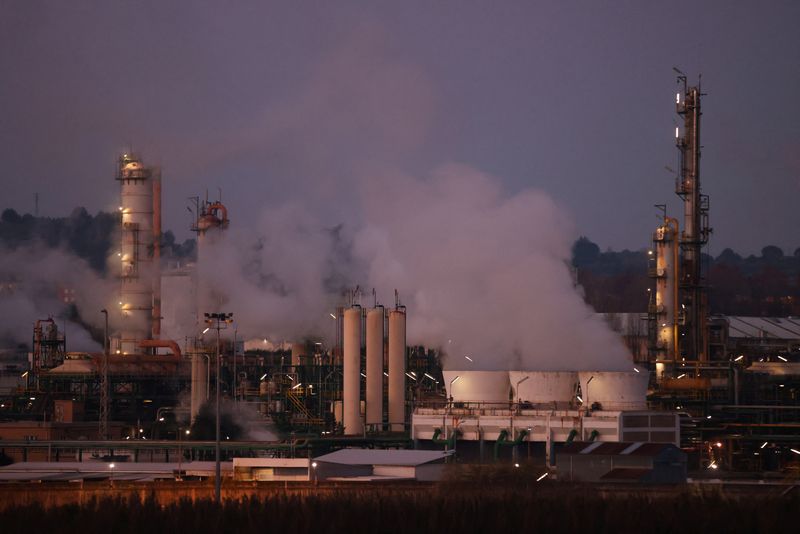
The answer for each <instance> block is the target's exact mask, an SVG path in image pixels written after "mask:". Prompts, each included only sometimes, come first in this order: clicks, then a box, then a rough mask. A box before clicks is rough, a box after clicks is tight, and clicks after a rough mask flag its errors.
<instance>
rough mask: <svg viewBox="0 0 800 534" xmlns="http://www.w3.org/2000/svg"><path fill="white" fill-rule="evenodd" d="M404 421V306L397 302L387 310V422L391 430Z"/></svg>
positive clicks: (400, 430)
mask: <svg viewBox="0 0 800 534" xmlns="http://www.w3.org/2000/svg"><path fill="white" fill-rule="evenodd" d="M405 422H406V308H405V306H400V305H399V303H398V304H397V305H396V306H395V308H394V309H393V310H391V311H390V312H389V424H390V425H391V430H392V432H402V431H403V430H405Z"/></svg>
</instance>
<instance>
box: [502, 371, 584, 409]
mask: <svg viewBox="0 0 800 534" xmlns="http://www.w3.org/2000/svg"><path fill="white" fill-rule="evenodd" d="M509 378H510V380H511V386H512V387H513V388H514V400H516V401H522V402H530V403H533V404H549V405H551V406H552V404H553V403H554V402H556V403H569V402H572V401H573V400H574V399H575V390H576V386H577V384H578V373H577V372H576V371H510V372H509Z"/></svg>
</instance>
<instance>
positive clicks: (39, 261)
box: [0, 245, 117, 351]
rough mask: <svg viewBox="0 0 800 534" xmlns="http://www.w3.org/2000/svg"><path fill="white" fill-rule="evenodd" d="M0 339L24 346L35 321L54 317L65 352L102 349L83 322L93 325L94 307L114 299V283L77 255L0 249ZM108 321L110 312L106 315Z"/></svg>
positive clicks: (99, 319) (97, 317) (97, 322)
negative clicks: (72, 308)
mask: <svg viewBox="0 0 800 534" xmlns="http://www.w3.org/2000/svg"><path fill="white" fill-rule="evenodd" d="M0 281H1V282H0V283H2V289H0V317H2V318H3V321H2V322H1V323H0V340H3V342H5V343H14V344H25V345H27V346H30V343H31V338H32V335H33V324H34V322H35V321H36V320H38V319H47V318H49V317H52V318H54V319H56V321H57V323H58V327H59V330H61V331H63V330H64V328H65V327H66V335H67V349H68V350H70V351H102V345H101V344H99V343H97V342H96V341H94V340H93V339H92V338H91V337H90V335H89V333H88V332H87V330H86V328H85V326H83V325H81V324H78V323H76V322H74V321H72V320H70V319H71V317H69V316H70V314H69V311H70V310H69V307H70V306H71V305H72V304H74V306H75V308H76V310H77V312H78V317H75V318H74V319H75V320H76V321H80V322H82V323H84V324H87V325H92V326H94V327H96V328H99V327H100V326H101V325H102V324H103V316H102V315H101V314H100V310H101V309H103V308H107V307H108V304H109V302H110V301H111V300H112V299H113V298H114V294H115V291H116V290H117V284H116V283H114V282H113V281H111V280H109V279H106V278H101V277H99V276H98V275H97V274H96V273H95V272H94V271H93V270H92V269H91V268H90V267H89V265H88V264H87V263H86V262H85V261H84V260H82V259H80V258H77V257H75V256H73V255H71V254H69V253H66V252H62V251H59V250H54V249H48V248H45V247H43V246H36V245H34V246H30V247H25V248H20V249H17V250H15V251H8V250H5V251H2V253H0ZM111 317H112V319H113V314H112V315H111Z"/></svg>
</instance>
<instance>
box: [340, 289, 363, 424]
mask: <svg viewBox="0 0 800 534" xmlns="http://www.w3.org/2000/svg"><path fill="white" fill-rule="evenodd" d="M342 351H343V353H344V369H343V375H344V392H343V396H342V400H343V404H344V406H343V411H344V414H343V419H344V421H343V422H344V433H345V435H347V436H354V435H359V434H362V433H363V432H364V428H363V424H362V421H361V306H357V305H354V306H352V307H350V308H348V309H346V310H345V311H344V337H343V339H342Z"/></svg>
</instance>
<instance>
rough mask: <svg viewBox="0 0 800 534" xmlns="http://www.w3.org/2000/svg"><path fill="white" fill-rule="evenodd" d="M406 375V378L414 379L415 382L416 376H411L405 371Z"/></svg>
mask: <svg viewBox="0 0 800 534" xmlns="http://www.w3.org/2000/svg"><path fill="white" fill-rule="evenodd" d="M406 376H407V377H408V378H410V379H411V380H413V381H415V382H416V381H417V378H416V377H414V376H411V375H410V374H408V373H406Z"/></svg>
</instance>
